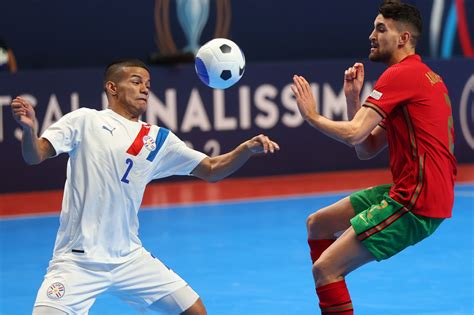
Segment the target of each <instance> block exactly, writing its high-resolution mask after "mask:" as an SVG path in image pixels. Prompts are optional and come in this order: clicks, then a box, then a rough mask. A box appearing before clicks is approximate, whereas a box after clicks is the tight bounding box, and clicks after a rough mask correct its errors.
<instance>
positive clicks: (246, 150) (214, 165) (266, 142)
mask: <svg viewBox="0 0 474 315" xmlns="http://www.w3.org/2000/svg"><path fill="white" fill-rule="evenodd" d="M278 150H280V147H279V145H278V144H277V143H276V142H274V141H272V140H270V139H269V138H268V137H267V136H265V135H258V136H256V137H253V138H252V139H250V140H247V141H245V142H244V143H242V144H240V145H239V146H238V147H237V148H235V149H234V150H232V151H230V152H228V153H225V154H221V155H218V156H214V157H208V158H205V159H204V160H202V162H201V163H199V165H198V166H196V168H195V169H194V170H193V171H192V173H191V174H192V175H194V176H196V177H198V178H201V179H203V180H206V181H208V182H217V181H219V180H221V179H224V178H226V177H227V176H229V175H230V174H232V173H234V172H235V171H237V170H238V169H239V168H240V167H241V166H242V165H244V164H245V162H247V160H248V159H249V158H250V157H251V156H253V155H256V154H260V153H263V154H267V153H274V152H275V151H278Z"/></svg>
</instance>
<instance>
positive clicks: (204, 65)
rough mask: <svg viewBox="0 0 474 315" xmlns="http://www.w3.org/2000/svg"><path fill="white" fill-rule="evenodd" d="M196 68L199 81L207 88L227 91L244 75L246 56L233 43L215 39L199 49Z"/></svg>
mask: <svg viewBox="0 0 474 315" xmlns="http://www.w3.org/2000/svg"><path fill="white" fill-rule="evenodd" d="M195 68H196V73H197V75H198V77H199V79H201V81H202V82H204V84H206V85H207V86H210V87H211V88H214V89H227V88H228V87H231V86H232V85H234V84H235V83H237V81H239V80H240V78H241V77H242V75H243V74H244V71H245V56H244V53H243V52H242V50H240V48H239V46H237V44H236V43H234V42H233V41H231V40H229V39H225V38H215V39H213V40H210V41H208V42H207V43H205V44H204V45H202V46H201V48H199V50H198V52H197V54H196V61H195Z"/></svg>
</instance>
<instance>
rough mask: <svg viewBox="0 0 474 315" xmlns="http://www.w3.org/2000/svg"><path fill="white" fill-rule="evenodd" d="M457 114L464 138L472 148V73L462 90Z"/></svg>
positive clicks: (473, 104)
mask: <svg viewBox="0 0 474 315" xmlns="http://www.w3.org/2000/svg"><path fill="white" fill-rule="evenodd" d="M459 115H460V119H461V130H462V133H463V135H464V139H466V142H467V144H468V145H469V147H471V149H473V150H474V75H472V76H471V77H470V78H469V80H468V81H467V82H466V85H465V86H464V90H463V91H462V95H461V104H460V106H459Z"/></svg>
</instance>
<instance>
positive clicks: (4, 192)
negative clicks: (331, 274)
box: [0, 0, 474, 315]
mask: <svg viewBox="0 0 474 315" xmlns="http://www.w3.org/2000/svg"><path fill="white" fill-rule="evenodd" d="M380 2H381V1H374V0H358V1H352V0H334V1H309V0H307V1H303V0H295V1H283V0H258V1H255V0H144V1H129V0H115V1H110V0H108V1H106V0H82V1H61V0H49V1H40V0H28V1H27V0H15V1H11V0H10V1H7V0H5V1H0V12H1V18H0V176H1V179H2V180H0V279H1V280H0V314H1V315H17V314H28V313H30V312H31V308H32V305H33V303H34V299H35V296H36V292H37V289H38V287H39V285H40V284H41V281H42V277H43V275H44V271H45V270H46V267H47V263H48V260H49V259H50V257H51V252H52V247H53V244H54V238H55V235H56V231H57V228H58V225H59V219H58V214H59V211H60V208H61V198H62V188H63V186H64V181H65V177H66V163H67V156H66V155H61V156H60V157H58V158H54V159H49V160H47V161H45V162H44V163H42V164H41V165H37V166H27V165H26V164H25V162H24V161H23V158H22V156H21V147H20V139H21V130H20V129H19V128H18V126H17V124H16V123H15V122H14V120H13V118H12V117H11V113H10V108H9V105H10V103H11V101H12V99H13V98H15V97H16V96H18V95H21V96H23V97H25V98H28V99H29V100H30V101H31V102H32V103H33V105H34V106H35V108H36V114H37V118H38V132H39V133H40V134H41V133H42V132H43V131H44V130H45V129H46V128H48V127H49V126H50V125H51V124H52V123H54V122H55V121H57V120H58V119H60V118H61V117H62V116H64V115H65V114H66V113H68V112H70V111H73V110H75V109H77V108H80V107H89V108H94V109H98V110H100V109H102V108H106V107H107V101H106V98H105V95H104V92H103V88H102V84H103V82H102V80H103V72H104V69H105V67H106V65H107V64H109V63H110V62H112V61H114V60H116V59H121V58H130V57H132V58H140V59H142V60H143V61H145V62H146V63H147V64H148V65H149V66H150V70H151V77H152V82H151V93H150V98H149V104H148V109H147V112H146V113H145V114H144V115H143V117H142V120H144V121H146V122H148V123H150V124H158V125H160V126H163V127H166V128H169V129H171V130H172V131H173V132H174V133H176V134H177V135H178V136H179V137H180V138H181V139H183V140H184V141H186V142H187V143H188V145H190V146H192V147H194V148H195V149H197V150H199V151H203V152H205V153H206V154H208V155H217V154H220V153H224V152H227V151H229V150H231V149H233V148H234V147H235V146H236V145H237V144H239V143H241V142H242V141H244V140H246V139H248V138H249V137H252V136H254V135H256V134H260V133H265V134H267V135H269V136H270V137H271V138H273V139H275V140H276V141H277V142H278V143H279V144H280V146H281V151H280V152H279V153H278V154H274V155H272V156H268V157H264V158H259V157H256V158H253V159H251V160H250V161H249V162H248V163H247V164H246V165H245V166H244V167H243V168H242V169H240V170H239V171H238V172H237V173H235V174H234V175H232V177H233V178H231V179H226V180H224V181H222V182H219V183H217V184H207V183H202V182H198V181H195V180H193V179H192V178H187V177H173V178H168V179H163V180H160V181H159V182H158V183H153V184H151V185H149V187H148V188H147V192H146V193H145V197H144V198H143V203H142V207H143V208H144V210H157V209H159V210H160V211H140V214H139V215H140V222H141V226H140V237H141V239H142V240H143V241H144V245H145V247H146V248H147V249H149V250H150V251H152V252H155V253H159V255H158V256H159V257H160V258H162V259H163V260H164V261H165V262H167V263H168V262H169V263H170V266H173V269H174V270H176V271H178V273H179V274H181V275H182V276H183V277H184V278H185V279H187V280H188V281H189V282H190V283H192V285H193V287H194V288H195V289H197V291H198V292H199V293H200V294H201V296H202V297H203V299H204V301H205V303H206V305H207V307H208V308H209V313H210V314H228V315H233V314H252V315H260V314H262V315H263V314H282V315H283V314H289V315H294V314H313V313H315V312H316V309H317V304H316V298H315V296H314V286H313V283H312V279H311V276H310V269H311V266H310V261H309V255H308V249H307V245H306V234H305V233H306V231H305V228H304V227H305V223H304V222H305V219H306V218H307V216H308V215H309V214H310V213H311V212H313V211H315V210H316V209H318V208H322V207H324V206H326V205H328V204H330V203H333V202H335V201H336V200H338V199H340V198H342V197H343V196H345V195H346V194H347V192H349V191H354V190H356V189H361V188H365V187H368V186H373V185H378V184H381V183H387V182H390V180H391V178H390V172H389V171H388V152H387V151H385V152H382V153H381V154H380V155H379V156H377V157H376V158H374V159H372V160H369V161H360V160H358V159H357V157H356V155H355V152H354V150H353V149H352V148H349V147H347V146H345V145H343V144H341V143H339V142H336V141H335V140H332V139H330V138H328V137H326V136H325V135H323V134H321V133H319V132H317V131H315V130H314V129H312V128H311V127H309V126H308V125H307V124H305V123H304V121H303V120H302V118H301V116H300V114H299V113H298V110H297V107H296V103H295V100H294V98H293V96H292V92H291V90H290V85H291V82H292V76H293V75H294V74H300V75H303V76H305V77H306V78H307V79H308V81H309V82H310V83H311V87H312V89H313V92H314V94H315V96H316V98H317V101H318V106H319V110H320V112H321V113H322V114H323V115H325V116H326V117H328V118H330V119H334V120H344V119H347V111H346V104H345V97H344V93H343V73H344V70H345V69H347V68H348V67H349V66H351V65H353V64H354V63H355V62H362V63H364V65H365V71H366V81H365V84H364V88H363V91H362V96H361V98H362V99H365V98H366V97H367V96H368V94H369V93H370V92H371V91H372V88H373V86H374V84H375V81H376V80H377V78H378V77H379V75H380V74H381V73H382V72H383V71H384V69H385V66H384V65H382V64H377V63H372V62H369V60H368V59H367V56H368V54H369V50H370V43H369V40H368V36H369V34H370V33H371V31H372V29H373V21H374V19H375V17H376V15H377V8H378V5H379V4H380ZM407 2H409V3H412V4H415V5H417V7H418V8H419V9H420V11H421V12H422V15H423V18H424V32H423V36H422V39H421V42H420V43H419V45H418V47H417V53H418V54H420V55H421V56H422V58H423V59H424V60H425V61H426V62H427V63H428V65H429V66H430V67H431V68H432V69H433V70H434V71H435V72H437V73H439V74H440V75H441V76H442V77H443V79H444V81H445V83H446V85H447V87H448V89H449V94H450V98H451V103H452V110H453V118H454V126H455V133H456V134H455V135H456V141H455V155H456V158H457V160H458V162H459V168H458V186H457V188H456V193H455V194H456V201H455V209H454V210H453V213H454V217H453V220H449V221H448V222H447V223H446V224H443V226H442V227H441V228H440V232H439V233H438V232H437V233H435V235H434V236H433V237H432V238H430V239H429V240H428V241H427V242H423V243H422V244H421V245H420V246H417V247H416V250H415V251H413V250H411V249H408V250H407V251H405V252H404V253H402V254H401V255H397V257H395V258H394V259H393V260H390V261H389V262H387V263H384V264H380V265H379V264H373V265H371V268H367V269H365V268H362V269H361V271H357V272H356V273H355V274H354V275H352V274H351V277H353V278H351V288H353V289H354V290H353V291H351V295H352V296H353V298H354V301H355V303H356V305H357V310H358V312H359V311H360V312H361V314H362V313H363V314H367V315H375V314H387V315H399V314H412V315H415V314H416V315H419V314H463V315H464V314H466V315H467V314H472V312H473V310H474V305H473V300H472V296H473V292H474V286H473V282H474V277H472V275H473V274H474V269H473V268H474V267H473V266H474V263H473V259H474V258H473V257H474V255H473V248H474V245H473V242H474V239H473V238H472V235H473V234H472V230H473V226H474V216H473V213H474V211H472V210H473V209H474V206H473V196H474V195H473V186H472V183H474V0H412V1H407ZM216 37H225V38H229V39H231V40H233V41H234V42H236V43H237V44H238V45H239V46H240V48H241V49H242V50H243V52H244V53H245V57H246V61H247V64H246V70H245V73H244V76H243V78H242V79H241V80H240V81H239V82H238V83H237V84H236V85H235V86H232V87H231V88H229V89H226V90H223V91H222V90H212V89H210V88H209V87H207V86H205V85H204V84H203V83H202V82H201V81H200V80H199V79H198V77H197V75H196V73H195V70H194V63H193V59H194V52H195V51H196V49H197V48H198V47H199V46H200V45H202V44H204V43H205V42H207V41H209V40H210V39H212V38H216ZM334 192H338V193H337V194H332V193H334ZM341 192H343V193H342V194H341ZM97 193H98V194H100V193H101V192H97ZM285 197H286V199H285ZM257 210H258V211H257ZM229 222H231V224H229ZM18 244H20V246H18ZM249 244H250V245H249ZM415 252H416V253H415ZM210 253H212V254H211V255H209V254H210ZM190 263H191V264H192V266H191V264H190ZM407 266H409V268H407ZM388 270H389V271H390V272H387V271H388ZM415 272H416V274H415ZM400 279H403V280H402V281H400ZM375 282H376V285H377V290H375V291H374V288H373V285H374V283H375ZM369 286H370V287H369ZM421 288H423V290H422V289H421ZM451 288H456V290H452V289H451ZM369 291H370V292H371V296H372V298H371V299H367V292H369ZM394 291H397V292H398V293H397V292H394ZM374 294H375V295H374ZM407 296H410V298H407ZM117 302H118V301H117V299H115V298H113V297H108V296H107V295H104V296H103V297H101V299H99V300H98V301H97V303H96V304H95V305H94V308H93V310H92V312H91V313H92V314H133V312H132V310H131V309H130V308H129V307H128V306H126V304H124V303H120V302H119V303H117ZM359 306H360V308H359ZM272 307H273V309H272Z"/></svg>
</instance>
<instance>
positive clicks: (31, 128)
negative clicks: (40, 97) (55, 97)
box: [11, 97, 56, 165]
mask: <svg viewBox="0 0 474 315" xmlns="http://www.w3.org/2000/svg"><path fill="white" fill-rule="evenodd" d="M11 108H12V115H13V117H14V118H15V120H16V121H17V123H18V124H19V125H20V126H21V128H22V129H23V136H22V139H21V149H22V153H23V159H24V160H25V162H26V163H28V164H30V165H32V164H39V163H41V162H43V161H44V160H46V159H47V158H49V157H51V156H54V155H55V154H56V152H55V150H54V148H53V146H52V145H51V143H49V141H48V140H46V139H44V138H38V135H37V134H36V130H35V121H36V115H35V110H34V109H33V106H32V105H31V104H30V102H28V101H27V100H26V99H24V98H21V97H16V98H15V99H14V100H13V101H12V103H11Z"/></svg>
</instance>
